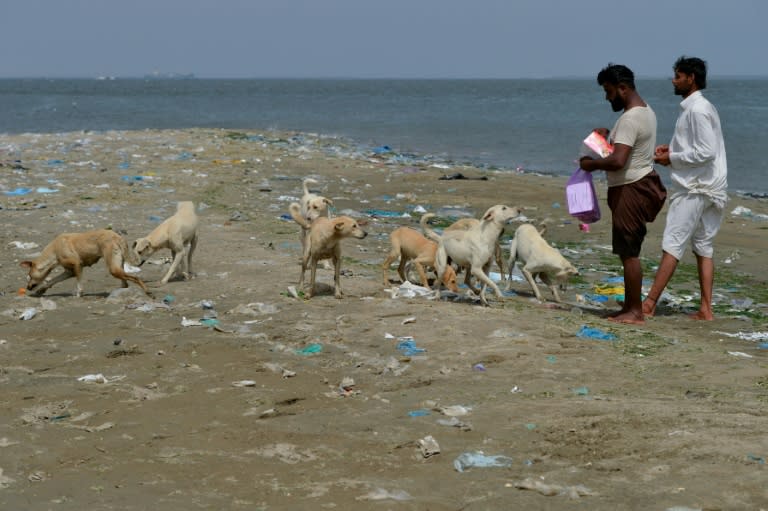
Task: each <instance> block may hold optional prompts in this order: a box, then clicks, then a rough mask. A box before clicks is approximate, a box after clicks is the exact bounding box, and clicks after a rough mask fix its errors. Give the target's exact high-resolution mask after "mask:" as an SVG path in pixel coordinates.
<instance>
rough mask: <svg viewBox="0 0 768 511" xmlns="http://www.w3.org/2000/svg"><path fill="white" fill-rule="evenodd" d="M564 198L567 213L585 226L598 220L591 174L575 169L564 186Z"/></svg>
mask: <svg viewBox="0 0 768 511" xmlns="http://www.w3.org/2000/svg"><path fill="white" fill-rule="evenodd" d="M565 198H566V201H567V202H568V213H569V214H570V215H571V216H572V217H574V218H578V219H579V220H581V221H582V222H584V223H585V224H592V223H595V222H597V221H598V220H600V204H599V203H598V202H597V192H596V191H595V184H594V183H593V182H592V174H591V173H589V172H587V171H585V170H582V169H576V172H574V173H573V175H572V176H571V177H570V179H568V184H567V185H566V186H565Z"/></svg>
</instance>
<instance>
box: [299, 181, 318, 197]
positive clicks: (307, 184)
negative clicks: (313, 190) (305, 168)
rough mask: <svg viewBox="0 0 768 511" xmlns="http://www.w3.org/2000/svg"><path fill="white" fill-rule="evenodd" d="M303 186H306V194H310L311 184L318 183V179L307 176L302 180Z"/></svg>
mask: <svg viewBox="0 0 768 511" xmlns="http://www.w3.org/2000/svg"><path fill="white" fill-rule="evenodd" d="M301 184H302V186H303V187H304V195H308V194H309V185H310V184H312V185H316V184H317V181H316V180H314V179H312V178H311V177H305V178H304V181H302V182H301Z"/></svg>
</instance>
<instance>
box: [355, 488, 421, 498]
mask: <svg viewBox="0 0 768 511" xmlns="http://www.w3.org/2000/svg"><path fill="white" fill-rule="evenodd" d="M412 498H413V497H411V495H410V494H409V493H408V492H407V491H405V490H394V491H389V490H385V489H384V488H376V489H374V490H371V491H369V492H368V493H366V494H365V495H361V496H359V497H355V500H411V499H412Z"/></svg>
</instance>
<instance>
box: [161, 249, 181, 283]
mask: <svg viewBox="0 0 768 511" xmlns="http://www.w3.org/2000/svg"><path fill="white" fill-rule="evenodd" d="M171 256H173V262H172V263H171V267H170V268H168V273H166V274H165V277H163V279H162V280H161V281H160V284H161V285H165V284H167V283H168V281H169V280H170V279H171V277H172V276H173V275H174V274H175V272H176V268H177V267H178V266H179V263H180V262H181V260H182V259H183V258H184V250H181V251H179V252H176V251H174V250H171Z"/></svg>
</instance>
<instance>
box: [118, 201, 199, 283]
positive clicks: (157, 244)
mask: <svg viewBox="0 0 768 511" xmlns="http://www.w3.org/2000/svg"><path fill="white" fill-rule="evenodd" d="M197 225H198V219H197V214H196V213H195V205H194V204H193V203H192V202H191V201H182V202H179V203H178V204H177V205H176V213H175V214H174V215H173V216H172V217H170V218H168V219H167V220H165V221H164V222H163V223H161V224H160V225H158V226H157V227H155V229H154V230H153V231H152V232H150V233H149V234H148V235H147V236H146V237H145V238H139V239H137V240H136V241H134V242H133V246H132V248H133V250H134V252H136V254H137V256H138V258H139V266H141V265H142V264H144V262H145V261H146V260H147V258H148V257H149V256H150V255H152V254H153V253H155V252H156V251H158V250H160V249H163V248H168V249H170V250H171V257H172V258H173V261H172V262H171V267H170V268H168V272H167V273H166V274H165V276H164V277H163V279H162V280H161V281H160V283H161V284H167V283H168V280H169V279H170V278H171V277H172V276H173V275H174V274H175V272H176V270H177V269H179V268H180V269H181V272H182V275H183V276H184V278H185V279H189V278H190V276H191V274H192V254H193V253H194V252H195V247H196V246H197Z"/></svg>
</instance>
